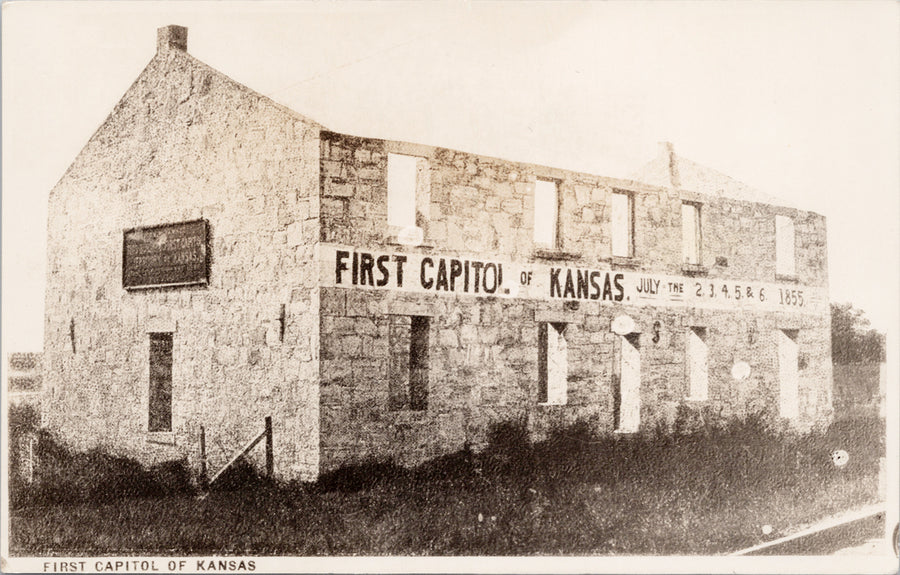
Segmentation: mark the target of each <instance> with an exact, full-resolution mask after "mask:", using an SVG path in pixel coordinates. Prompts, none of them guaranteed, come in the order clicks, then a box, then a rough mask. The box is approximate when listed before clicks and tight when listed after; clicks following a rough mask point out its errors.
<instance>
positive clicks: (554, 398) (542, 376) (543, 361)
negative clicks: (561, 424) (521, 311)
mask: <svg viewBox="0 0 900 575" xmlns="http://www.w3.org/2000/svg"><path fill="white" fill-rule="evenodd" d="M565 331H566V324H564V323H542V324H540V326H539V328H538V345H539V346H540V347H539V352H538V370H539V373H538V402H540V403H547V404H552V405H565V403H566V391H567V382H566V379H567V377H568V371H569V367H568V348H567V344H566V338H565Z"/></svg>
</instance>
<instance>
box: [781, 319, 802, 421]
mask: <svg viewBox="0 0 900 575" xmlns="http://www.w3.org/2000/svg"><path fill="white" fill-rule="evenodd" d="M797 335H798V332H797V330H795V329H779V330H778V333H777V338H778V379H779V406H778V407H779V409H778V411H779V413H780V415H781V417H786V418H788V419H796V418H797V417H798V416H799V415H800V374H799V369H798V361H799V353H798V346H797Z"/></svg>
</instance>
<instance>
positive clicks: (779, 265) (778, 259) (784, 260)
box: [775, 216, 797, 276]
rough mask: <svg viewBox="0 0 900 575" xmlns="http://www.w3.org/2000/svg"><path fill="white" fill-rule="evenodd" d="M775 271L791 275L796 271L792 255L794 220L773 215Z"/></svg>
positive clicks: (783, 274)
mask: <svg viewBox="0 0 900 575" xmlns="http://www.w3.org/2000/svg"><path fill="white" fill-rule="evenodd" d="M775 273H776V274H778V275H782V276H792V275H794V274H796V273H797V269H796V266H795V257H794V220H792V219H791V218H789V217H787V216H775Z"/></svg>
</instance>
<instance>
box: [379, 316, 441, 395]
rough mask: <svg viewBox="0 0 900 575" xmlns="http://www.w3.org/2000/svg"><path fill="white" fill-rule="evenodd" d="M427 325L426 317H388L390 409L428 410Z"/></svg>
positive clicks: (428, 329) (428, 331)
mask: <svg viewBox="0 0 900 575" xmlns="http://www.w3.org/2000/svg"><path fill="white" fill-rule="evenodd" d="M430 324H431V321H430V318H428V317H425V316H400V315H398V316H391V327H390V355H391V359H390V361H391V363H390V389H389V404H390V408H391V409H394V410H399V409H410V410H414V411H422V410H425V409H427V407H428V381H429V369H428V364H429V361H428V356H429V334H430Z"/></svg>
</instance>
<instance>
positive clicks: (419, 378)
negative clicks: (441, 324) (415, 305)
mask: <svg viewBox="0 0 900 575" xmlns="http://www.w3.org/2000/svg"><path fill="white" fill-rule="evenodd" d="M429 325H430V322H429V319H428V318H427V317H422V316H413V317H412V318H411V321H410V341H409V408H410V409H417V410H422V409H425V408H426V407H427V405H428V335H429V331H430V330H429Z"/></svg>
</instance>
